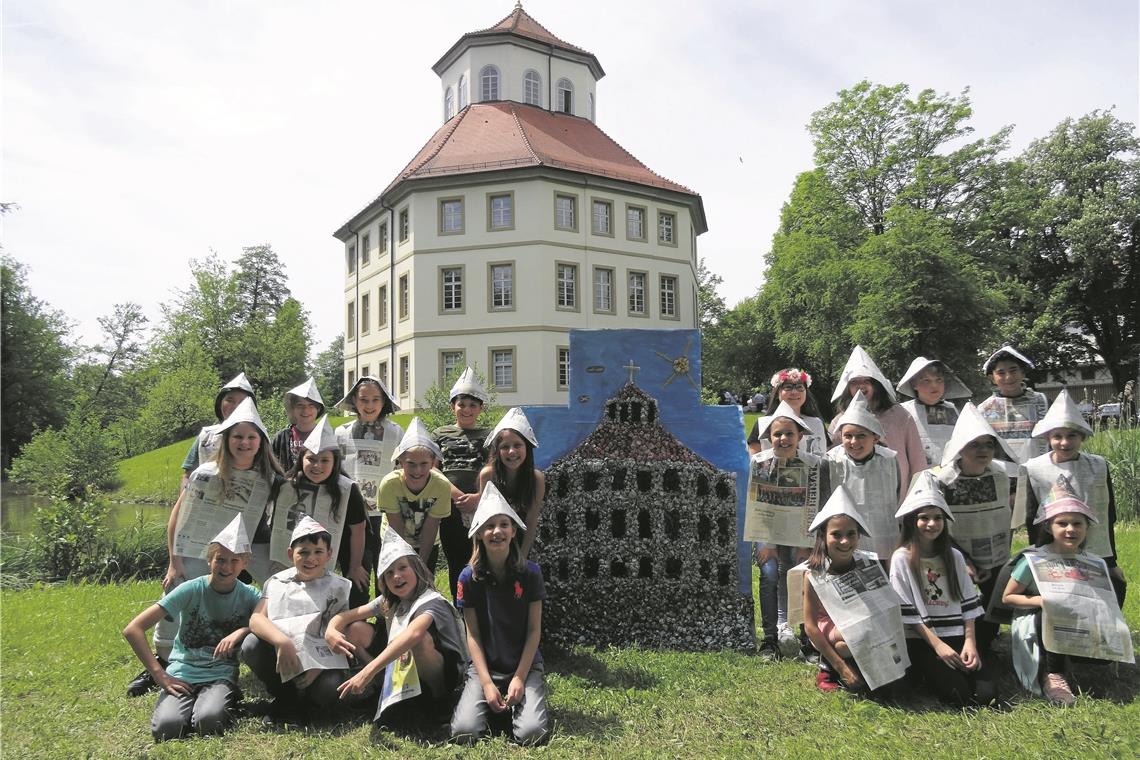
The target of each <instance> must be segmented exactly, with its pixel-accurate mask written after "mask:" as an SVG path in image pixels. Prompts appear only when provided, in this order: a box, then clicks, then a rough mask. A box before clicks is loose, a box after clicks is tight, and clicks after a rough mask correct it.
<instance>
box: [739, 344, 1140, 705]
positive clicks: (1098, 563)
mask: <svg viewBox="0 0 1140 760" xmlns="http://www.w3.org/2000/svg"><path fill="white" fill-rule="evenodd" d="M1032 368H1033V365H1032V363H1031V362H1030V361H1029V359H1027V358H1026V357H1025V356H1024V355H1022V354H1021V353H1019V352H1018V351H1016V350H1015V349H1013V348H1012V347H1010V346H1003V347H1002V348H1001V349H999V350H998V351H996V352H994V354H993V355H991V356H990V357H989V358H988V359H987V361H986V362H985V365H984V367H983V371H984V372H985V374H986V375H987V376H988V377H989V378H990V380H991V381H992V383H993V384H994V386H995V392H994V394H993V396H991V397H990V398H988V399H986V400H985V401H984V402H982V403H981V404H979V405H978V406H976V407H975V406H974V405H973V404H971V403H969V402H967V403H966V404H965V405H964V406H963V407H962V408H961V409H960V410H959V409H958V408H957V407H956V406H954V405H953V404H952V403H950V402H949V401H948V400H947V399H948V398H965V397H968V396H969V395H970V393H969V390H968V389H967V388H966V386H965V385H964V384H963V383H962V382H961V381H960V380H959V379H958V378H957V377H955V376H954V374H953V373H952V372H951V371H950V370H949V368H947V367H946V366H945V365H944V364H942V363H941V362H939V361H937V360H933V359H927V358H925V357H918V358H917V359H915V360H914V362H913V363H912V364H911V365H910V367H909V368H908V369H907V371H906V373H905V375H904V376H903V378H902V380H901V381H900V382H899V383H898V385H897V386H896V388H895V389H892V388H891V385H890V383H889V381H888V380H887V379H886V377H885V376H884V375H883V374H882V372H881V371H880V370H879V368H878V367H877V366H876V365H875V363H874V361H873V360H872V359H871V358H870V356H868V355H867V353H866V352H865V351H864V350H863V349H862V348H861V347H859V346H856V348H855V350H854V351H853V352H852V354H851V357H850V359H849V361H848V363H847V366H846V367H845V368H844V370H843V373H842V376H841V382H840V384H839V387H838V388H837V389H836V391H835V396H834V397H833V400H834V401H836V402H838V403H837V406H838V410H839V412H840V413H839V414H838V416H837V417H836V418H835V419H834V420H833V421H832V423H831V425H830V428H829V432H830V435H831V440H833V441H835V442H836V445H835V446H834V447H833V448H831V449H829V450H826V451H825V452H822V451H821V450H822V449H825V448H826V444H827V441H828V438H827V437H826V436H821V435H820V434H819V432H818V431H819V428H820V427H821V426H822V420H820V419H819V414H818V410H817V409H816V408H815V407H814V405H810V396H805V391H806V390H807V388H808V387H810V384H811V378H810V376H809V375H808V374H807V373H806V372H804V371H803V370H800V369H794V368H790V369H785V370H781V371H780V372H779V373H777V374H776V375H775V376H774V377H773V378H772V399H771V402H770V405H769V408H768V414H767V416H765V417H763V418H761V419H760V420H759V421H758V422H757V425H756V427H755V429H754V430H753V435H752V436H751V437H750V439H749V446H750V449H752V451H753V452H754V453H753V456H752V462H751V480H750V484H749V499H750V502H752V503H753V504H756V505H758V506H760V507H761V509H760V510H759V512H760V513H765V509H764V507H765V506H766V504H765V499H766V498H768V497H769V494H771V493H773V492H774V490H777V489H776V486H777V485H778V484H779V483H780V480H781V478H783V477H786V475H785V474H786V473H789V472H793V471H797V470H798V473H796V476H795V477H792V478H790V479H789V480H788V482H789V483H791V484H794V485H796V486H798V487H797V488H792V489H784V490H783V491H782V492H781V493H780V498H781V499H782V501H781V507H783V508H786V506H787V505H788V504H789V503H790V502H789V501H788V499H789V494H791V495H792V496H795V497H797V498H796V500H795V501H794V503H795V504H797V505H798V506H800V507H801V508H802V509H803V510H804V512H803V514H804V519H805V522H806V521H807V519H809V518H812V517H813V516H814V519H812V521H811V524H810V527H809V528H808V530H807V531H806V533H805V535H803V536H800V535H790V534H788V533H785V535H787V536H788V544H787V545H773V544H771V543H756V544H755V545H754V552H755V560H756V563H757V565H758V566H759V567H760V571H761V581H760V603H761V619H762V624H763V629H764V638H763V641H762V643H761V648H760V654H761V656H763V657H766V658H775V657H779V656H789V655H790V654H793V653H795V652H796V651H797V650H802V651H803V653H804V654H805V655H806V656H809V657H812V658H814V657H815V656H817V655H818V657H819V673H818V675H817V685H818V686H819V688H820V689H822V690H824V691H831V690H834V689H837V688H839V687H840V686H841V685H845V686H847V687H848V688H853V689H855V688H861V687H867V686H871V687H872V689H876V688H879V687H883V686H886V685H887V684H889V683H891V682H892V681H894V680H897V678H898V677H901V676H902V675H903V674H904V673H905V674H906V676H907V677H908V679H910V680H911V681H912V682H914V683H917V684H925V687H926V688H927V689H928V690H929V691H931V692H932V693H934V694H935V695H936V696H938V697H939V698H940V699H942V700H944V701H947V702H950V703H954V704H960V705H966V704H975V705H986V704H990V703H992V702H994V700H995V699H996V698H997V693H996V689H995V686H994V677H993V673H992V670H991V668H990V667H989V663H990V660H991V645H992V643H993V641H994V639H995V638H996V636H997V633H998V628H999V625H1000V623H1002V622H1007V623H1011V631H1012V632H1013V635H1012V637H1011V641H1012V644H1011V646H1012V655H1013V661H1014V665H1015V670H1016V671H1017V674H1018V677H1019V679H1020V680H1021V682H1022V683H1023V684H1024V685H1025V686H1026V688H1027V689H1029V690H1030V691H1033V692H1035V693H1043V694H1044V695H1045V697H1046V698H1048V699H1049V700H1050V701H1051V702H1052V703H1054V704H1059V705H1071V704H1073V702H1074V696H1073V691H1072V687H1071V685H1070V680H1069V679H1070V678H1071V674H1070V672H1069V671H1070V662H1069V659H1070V656H1076V657H1078V658H1079V659H1093V660H1096V659H1101V660H1118V661H1126V662H1131V661H1132V658H1133V655H1132V648H1131V640H1130V638H1129V636H1128V629H1127V626H1126V625H1125V624H1124V622H1123V618H1122V616H1121V612H1120V609H1121V607H1122V605H1123V603H1124V595H1125V588H1126V584H1125V578H1124V574H1123V571H1122V570H1121V568H1120V567H1119V566H1118V564H1117V562H1116V548H1115V546H1116V545H1115V538H1114V531H1113V528H1114V524H1115V520H1116V514H1115V502H1114V499H1113V493H1112V483H1111V479H1110V477H1109V473H1108V466H1107V463H1106V461H1105V459H1104V458H1103V457H1099V456H1097V455H1094V454H1089V453H1086V452H1081V445H1082V443H1083V442H1084V440H1085V439H1086V438H1087V437H1088V436H1090V435H1092V432H1093V431H1092V428H1091V427H1090V426H1089V425H1088V424H1087V423H1086V422H1085V421H1084V419H1083V418H1082V416H1081V414H1080V412H1079V410H1078V408H1077V406H1076V404H1074V403H1073V401H1072V399H1071V398H1070V397H1069V396H1068V394H1067V393H1066V392H1065V391H1061V393H1060V395H1059V396H1058V397H1057V399H1056V400H1055V401H1054V403H1053V404H1052V406H1049V405H1048V404H1047V403H1046V401H1045V398H1044V397H1043V396H1042V395H1041V394H1040V393H1037V392H1035V391H1032V390H1029V389H1027V388H1026V386H1025V383H1024V378H1025V374H1026V372H1027V370H1029V369H1032ZM895 390H897V391H898V392H899V393H901V394H904V395H907V396H911V397H913V400H912V401H908V402H906V403H905V404H903V405H898V404H897V402H896V396H895ZM821 453H822V456H821V455H820V454H821ZM773 511H774V510H773V509H768V510H767V512H768V513H771V512H773ZM1021 525H1024V526H1025V527H1026V528H1027V532H1028V537H1029V540H1030V542H1031V544H1032V547H1031V548H1030V549H1028V550H1026V551H1024V552H1021V553H1019V554H1018V555H1017V556H1016V557H1012V556H1011V546H1012V538H1013V530H1015V529H1017V528H1018V527H1019V526H1021ZM861 546H863V547H867V548H870V549H871V550H872V551H869V552H868V551H863V550H862V549H861V548H860V547H861ZM801 560H803V562H802V564H800V565H798V566H796V567H793V565H794V563H796V562H800V561H801ZM1042 568H1045V569H1042ZM1042 573H1047V574H1048V579H1047V582H1045V583H1044V584H1043V585H1044V586H1045V587H1046V590H1045V592H1042V591H1041V589H1040V586H1041V585H1042V583H1041V578H1040V577H1041V574H1042ZM789 578H792V579H795V580H796V581H799V580H800V579H803V584H802V596H803V599H802V615H803V639H806V640H804V641H797V640H796V638H795V634H794V632H793V631H792V629H791V625H790V624H789V623H791V622H794V621H793V620H791V619H790V617H789V611H788V607H789V605H788V601H787V595H788V593H789V591H788V589H789ZM1062 579H1063V581H1064V583H1062ZM1064 584H1069V585H1068V586H1065V585H1064ZM791 585H792V593H793V594H794V593H796V587H795V584H791ZM888 587H889V589H891V590H893V593H885V589H887V588H888ZM1072 594H1077V595H1079V597H1080V598H1081V599H1082V600H1083V601H1082V602H1081V604H1080V605H1078V606H1079V607H1080V610H1079V612H1076V613H1074V612H1073V611H1072V609H1071V605H1066V603H1065V602H1066V595H1068V596H1067V598H1068V599H1069V600H1071V599H1073V598H1076V597H1073V596H1072ZM1051 599H1052V601H1050V600H1051ZM872 617H873V618H875V620H874V621H872V620H871V618H872ZM837 621H838V624H837ZM1054 623H1055V625H1054ZM844 628H847V629H848V630H847V632H846V633H845V631H844ZM1066 631H1068V632H1070V633H1071V632H1073V631H1077V633H1076V634H1074V635H1072V636H1066V634H1065V632H1066ZM1090 641H1091V642H1092V643H1089V642H1090ZM1106 642H1107V643H1106ZM876 647H878V648H879V651H891V652H893V654H892V656H891V657H890V658H887V659H886V660H883V659H882V658H881V657H878V658H876V656H873V654H872V653H871V651H870V650H872V649H875V648H876ZM884 647H885V648H886V649H884ZM860 659H863V660H864V662H865V663H866V664H867V666H868V668H870V670H871V671H873V675H874V680H875V681H876V683H874V684H873V685H872V684H869V683H868V679H867V678H866V677H865V674H861V673H860V668H859V661H860Z"/></svg>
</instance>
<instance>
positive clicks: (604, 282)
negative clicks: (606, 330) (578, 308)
mask: <svg viewBox="0 0 1140 760" xmlns="http://www.w3.org/2000/svg"><path fill="white" fill-rule="evenodd" d="M613 310H614V270H612V269H610V268H608V267H594V311H602V312H609V313H611V314H612V313H613Z"/></svg>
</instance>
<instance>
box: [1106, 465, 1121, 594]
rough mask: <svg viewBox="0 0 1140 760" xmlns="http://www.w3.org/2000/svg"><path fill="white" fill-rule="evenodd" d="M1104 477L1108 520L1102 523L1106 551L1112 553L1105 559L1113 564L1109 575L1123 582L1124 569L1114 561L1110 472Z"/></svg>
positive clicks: (1113, 516)
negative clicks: (1105, 537)
mask: <svg viewBox="0 0 1140 760" xmlns="http://www.w3.org/2000/svg"><path fill="white" fill-rule="evenodd" d="M1106 466H1107V465H1106ZM1104 477H1105V481H1106V485H1107V486H1108V518H1107V519H1106V520H1105V521H1104V529H1105V530H1107V531H1108V550H1109V551H1110V552H1112V556H1111V557H1108V558H1107V559H1110V560H1112V562H1113V565H1112V566H1111V567H1109V568H1108V572H1109V575H1112V576H1115V577H1116V578H1117V579H1118V580H1121V581H1123V580H1124V568H1123V567H1121V566H1120V564H1119V563H1118V562H1117V559H1116V495H1115V493H1114V492H1113V490H1112V470H1107V471H1106V472H1105V473H1104Z"/></svg>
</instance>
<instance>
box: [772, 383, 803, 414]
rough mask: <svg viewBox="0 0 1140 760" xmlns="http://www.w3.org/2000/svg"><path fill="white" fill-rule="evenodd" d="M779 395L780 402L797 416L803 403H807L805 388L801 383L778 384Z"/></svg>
mask: <svg viewBox="0 0 1140 760" xmlns="http://www.w3.org/2000/svg"><path fill="white" fill-rule="evenodd" d="M779 395H780V400H781V401H783V402H784V403H786V404H787V405H788V406H790V407H791V408H792V410H793V411H795V412H796V414H799V411H800V409H801V408H803V405H804V402H805V401H807V386H806V385H804V384H803V383H780V391H779Z"/></svg>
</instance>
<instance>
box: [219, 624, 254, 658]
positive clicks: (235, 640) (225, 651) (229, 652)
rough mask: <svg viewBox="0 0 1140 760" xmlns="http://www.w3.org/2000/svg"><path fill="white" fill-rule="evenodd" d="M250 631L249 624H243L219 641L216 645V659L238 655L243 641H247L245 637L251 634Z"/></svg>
mask: <svg viewBox="0 0 1140 760" xmlns="http://www.w3.org/2000/svg"><path fill="white" fill-rule="evenodd" d="M249 631H250V629H249V626H248V625H243V626H242V627H241V628H238V629H237V630H236V631H234V632H233V633H231V634H230V635H229V636H226V637H225V638H223V639H222V640H221V641H219V642H218V645H217V646H216V647H214V659H216V660H225V659H229V658H231V657H236V656H237V653H238V650H239V649H241V643H242V642H243V641H245V637H246V636H248V635H249Z"/></svg>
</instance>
